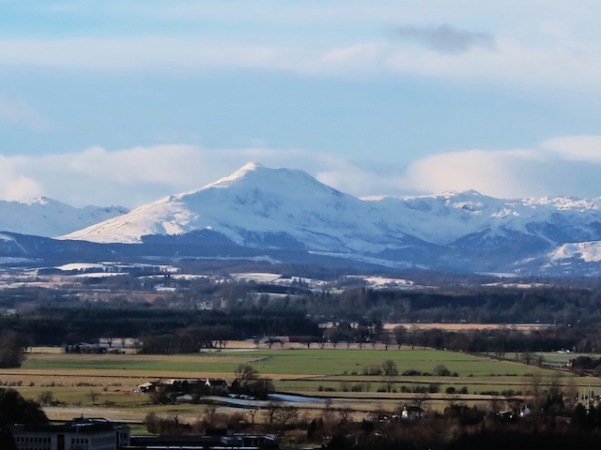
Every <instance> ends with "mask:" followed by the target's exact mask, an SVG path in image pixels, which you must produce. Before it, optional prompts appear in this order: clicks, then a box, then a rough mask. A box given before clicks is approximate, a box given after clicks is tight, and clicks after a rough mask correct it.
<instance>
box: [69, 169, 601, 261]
mask: <svg viewBox="0 0 601 450" xmlns="http://www.w3.org/2000/svg"><path fill="white" fill-rule="evenodd" d="M212 232H215V233H213V234H211V233H212ZM217 233H219V234H217ZM210 234H211V235H212V236H213V237H215V236H220V239H221V241H219V240H216V241H215V242H221V243H222V244H223V242H229V241H231V242H234V243H236V244H238V245H240V246H244V247H251V248H281V249H297V250H298V249H304V250H309V251H314V252H325V253H328V254H330V253H344V254H353V255H356V256H366V257H374V258H379V259H382V260H390V261H396V262H399V261H402V262H406V263H407V264H409V265H412V264H413V265H420V266H424V267H426V266H428V267H452V268H454V269H458V268H461V269H462V270H484V269H485V270H496V269H497V268H499V267H501V268H502V267H506V266H507V267H509V265H511V264H512V263H514V262H516V261H520V260H523V261H525V260H526V259H527V258H530V257H535V256H536V257H539V256H543V255H546V254H547V253H548V252H549V251H551V250H552V249H553V248H555V247H557V246H558V245H562V244H566V243H574V242H585V241H586V242H588V241H596V240H601V198H596V199H590V200H580V199H572V198H568V197H558V198H548V197H545V198H540V199H515V200H503V199H496V198H492V197H488V196H486V195H482V194H480V193H478V192H476V191H467V192H458V193H444V194H440V195H429V196H414V197H382V198H366V199H359V198H356V197H353V196H350V195H347V194H344V193H341V192H339V191H337V190H335V189H332V188H330V187H328V186H326V185H324V184H322V183H320V182H319V181H317V180H316V179H315V178H313V177H311V176H310V175H308V174H306V173H305V172H302V171H298V170H290V169H269V168H266V167H263V166H261V165H259V164H254V163H250V164H247V165H246V166H244V167H243V168H241V169H240V170H238V171H236V172H235V173H233V174H232V175H230V176H228V177H225V178H222V179H220V180H218V181H216V182H214V183H211V184H209V185H207V186H205V187H203V188H201V189H199V190H196V191H192V192H185V193H181V194H177V195H172V196H168V197H164V198H162V199H159V200H157V201H156V202H154V203H150V204H148V205H144V206H141V207H139V208H137V209H135V210H133V211H131V212H130V213H128V214H125V215H123V216H119V217H115V218H112V219H109V220H106V221H103V222H100V223H98V224H96V225H92V226H89V227H88V228H85V229H82V230H79V231H76V232H72V233H70V234H67V235H64V236H62V238H63V239H74V240H86V241H92V242H101V243H113V242H119V243H140V242H149V240H148V239H149V237H150V236H163V237H170V236H179V237H182V238H185V239H187V241H186V242H189V243H193V244H196V243H198V242H201V241H202V242H206V243H210V241H209V240H210V237H209V235H210ZM224 237H225V238H227V239H225V238H224ZM228 240H229V241H228ZM155 242H156V241H155ZM163 242H164V243H168V242H167V241H163ZM169 242H171V241H170V240H169ZM181 242H183V241H180V243H181Z"/></svg>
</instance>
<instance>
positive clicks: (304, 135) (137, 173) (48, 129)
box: [0, 0, 601, 207]
mask: <svg viewBox="0 0 601 450" xmlns="http://www.w3.org/2000/svg"><path fill="white" fill-rule="evenodd" d="M524 3H527V4H524ZM598 9H599V8H598V7H597V4H596V2H594V1H588V0H586V1H585V0H576V1H574V2H563V1H555V0H551V1H534V0H533V1H529V2H518V1H514V0H507V1H505V2H481V1H477V0H457V1H454V2H449V1H447V0H429V1H423V0H407V1H402V2H399V1H384V0H373V1H369V2H366V1H355V2H353V1H344V2H343V1H335V0H333V1H329V2H323V1H302V2H300V1H292V0H290V1H281V0H280V1H248V0H244V1H228V0H220V1H192V0H190V1H183V0H173V1H157V0H147V1H143V2H141V1H128V0H105V1H102V2H98V1H52V0H38V1H28V2H18V1H7V0H0V11H2V13H1V14H0V198H2V199H9V200H26V199H28V198H30V197H32V196H35V195H47V196H50V197H54V198H57V199H60V200H63V201H66V202H69V203H73V204H87V203H95V204H108V203H110V204H123V205H126V206H130V207H131V206H136V205H139V204H141V203H144V202H147V201H150V200H153V199H155V198H156V197H158V196H161V195H166V194H170V193H173V192H179V191H182V190H190V189H195V188H199V187H201V186H203V185H204V184H207V183H209V182H211V181H214V180H215V179H216V178H218V177H220V176H225V175H227V174H228V173H230V172H232V171H234V170H236V169H237V168H238V167H240V166H242V165H243V164H244V163H246V162H247V161H250V160H254V161H258V162H261V163H263V164H264V165H267V166H271V167H282V166H285V167H293V168H299V169H303V170H307V171H308V172H309V173H311V174H313V175H315V176H317V177H318V178H319V179H320V180H322V181H324V182H326V183H328V184H330V185H332V186H334V187H337V188H339V189H341V190H344V191H346V192H349V193H351V194H355V195H403V194H426V193H438V192H441V191H445V190H465V189H477V190H479V191H481V192H483V193H485V194H489V195H493V196H499V197H516V196H520V197H521V196H544V195H571V196H599V195H601V184H600V183H599V182H598V181H597V178H598V176H597V174H598V173H599V169H601V132H600V131H599V117H600V116H601V85H600V84H599V82H598V80H599V79H601V51H600V50H601V48H600V47H601V29H599V27H598V19H599V13H598Z"/></svg>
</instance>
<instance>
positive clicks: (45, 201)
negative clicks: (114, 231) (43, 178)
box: [0, 197, 128, 236]
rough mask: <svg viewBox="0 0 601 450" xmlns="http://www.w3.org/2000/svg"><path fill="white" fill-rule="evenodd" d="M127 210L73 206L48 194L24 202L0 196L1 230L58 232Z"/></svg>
mask: <svg viewBox="0 0 601 450" xmlns="http://www.w3.org/2000/svg"><path fill="white" fill-rule="evenodd" d="M127 211H128V210H127V209H125V208H121V207H115V206H111V207H107V208H101V207H96V206H86V207H83V208H75V207H73V206H69V205H67V204H65V203H61V202H59V201H56V200H52V199H49V198H47V197H36V198H34V199H32V200H31V201H30V202H27V203H20V202H14V201H13V202H10V201H3V200H0V231H12V232H16V233H23V234H33V235H37V236H59V235H62V234H66V233H69V232H71V231H74V230H78V229H81V228H82V227H86V226H88V225H91V224H94V223H98V222H99V221H103V220H106V219H109V218H111V217H115V216H118V215H121V214H125V213H127Z"/></svg>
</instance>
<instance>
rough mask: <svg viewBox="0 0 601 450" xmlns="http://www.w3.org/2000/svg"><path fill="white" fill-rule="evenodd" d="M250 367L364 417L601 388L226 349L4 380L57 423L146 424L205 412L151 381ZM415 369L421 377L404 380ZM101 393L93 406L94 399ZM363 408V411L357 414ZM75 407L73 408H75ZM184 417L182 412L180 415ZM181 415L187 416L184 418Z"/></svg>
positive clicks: (375, 359) (474, 365)
mask: <svg viewBox="0 0 601 450" xmlns="http://www.w3.org/2000/svg"><path fill="white" fill-rule="evenodd" d="M386 360H392V361H394V363H395V364H396V367H397V369H398V372H399V376H397V377H395V378H394V380H393V383H392V390H393V392H390V393H389V392H382V390H383V386H384V379H383V377H382V376H381V375H368V374H367V373H368V372H369V368H370V367H372V368H374V367H380V366H381V364H382V363H383V362H384V361H386ZM245 363H249V364H251V365H252V366H253V367H254V368H255V369H257V370H258V371H259V373H260V374H261V375H262V376H265V377H270V378H272V379H273V380H274V382H275V386H276V389H277V390H279V391H284V392H294V393H300V394H308V395H313V396H329V397H331V398H333V400H334V401H335V402H341V401H344V402H347V403H346V405H347V406H348V404H352V403H348V402H352V401H353V400H356V402H358V403H357V405H359V406H360V408H361V409H362V410H365V409H366V408H367V409H370V408H375V407H377V406H378V405H382V404H389V405H393V404H399V403H400V402H403V401H405V402H407V401H409V400H410V399H411V398H412V396H413V395H415V394H413V393H412V392H413V390H414V389H415V388H416V387H422V388H423V387H428V386H432V385H437V386H438V393H437V394H433V395H432V396H431V398H432V399H433V401H437V402H438V403H439V404H438V406H439V407H444V401H445V398H446V394H445V391H446V389H447V388H448V387H453V388H455V389H456V390H457V391H459V390H460V389H462V388H463V389H466V390H467V392H468V395H466V396H464V398H465V400H466V401H467V400H469V401H470V402H480V403H481V404H485V403H486V402H489V401H490V398H491V397H489V396H482V395H481V394H482V393H487V392H491V391H496V392H499V393H502V392H507V391H509V390H511V391H513V392H521V391H525V390H527V389H528V385H529V383H530V380H532V379H533V375H535V377H534V378H537V379H540V380H541V383H542V385H543V386H544V385H548V384H550V383H551V382H552V381H559V382H560V383H561V384H563V385H564V386H567V385H568V384H571V385H573V386H576V387H577V388H578V387H587V388H589V387H590V388H595V389H597V390H600V389H601V380H599V379H598V378H592V377H588V378H576V377H573V376H572V375H571V374H569V373H567V372H563V371H555V370H549V369H540V368H538V367H534V366H531V365H530V366H528V365H525V364H522V363H519V362H512V361H499V360H495V359H493V358H490V357H481V356H474V355H469V354H464V353H455V352H450V351H439V350H425V349H419V350H418V349H416V350H410V349H405V348H403V349H402V350H396V349H395V350H387V351H386V350H379V349H377V350H372V349H363V350H358V349H351V350H348V349H323V350H322V349H298V348H296V349H284V350H280V349H277V350H276V349H272V350H266V349H261V350H248V349H246V350H225V351H221V352H216V351H215V352H203V353H198V354H188V355H171V356H163V355H137V354H123V355H114V354H111V355H77V354H62V353H56V352H55V353H51V352H44V351H43V350H39V351H36V352H34V353H31V354H28V358H27V360H26V361H25V362H24V364H23V367H22V368H20V369H10V370H8V369H5V370H3V371H2V372H1V373H0V381H1V382H2V383H3V384H5V385H10V384H13V385H14V384H17V385H19V387H18V389H19V390H20V391H21V392H22V393H23V395H24V396H26V397H27V398H32V399H36V398H38V397H39V396H40V394H41V393H42V392H45V391H51V392H52V394H53V395H54V398H55V399H57V400H59V401H61V402H63V405H62V408H63V409H62V410H61V408H59V407H57V408H52V407H51V408H47V411H48V412H49V414H50V415H51V416H57V415H58V414H59V413H60V412H61V411H63V412H64V411H65V408H67V409H66V410H68V411H69V412H71V411H72V408H73V407H82V408H83V407H85V408H93V409H94V408H96V409H98V412H97V413H98V414H99V415H103V416H106V415H110V414H113V415H114V416H115V417H116V418H119V417H127V418H128V419H131V418H134V419H133V420H135V419H141V418H143V417H144V415H145V414H146V413H147V412H148V411H158V412H168V413H172V414H173V413H178V414H184V415H185V414H190V415H191V416H194V417H198V414H199V413H200V412H201V411H202V410H203V406H202V405H165V406H156V405H151V404H150V400H149V398H148V396H146V395H144V394H139V393H134V392H132V390H133V388H135V387H136V386H137V385H139V384H141V383H144V382H146V381H151V380H156V379H161V378H162V379H167V378H206V377H220V378H225V379H227V380H228V381H229V382H231V381H232V380H233V378H234V370H235V368H236V367H237V366H238V365H239V364H245ZM439 364H443V365H444V366H445V367H446V368H447V369H448V370H449V371H450V372H451V373H452V376H444V377H441V376H434V375H432V372H433V371H434V368H435V366H436V365H439ZM408 370H413V371H418V372H421V375H412V376H403V375H402V374H403V372H405V371H408ZM92 392H93V393H95V394H96V398H95V399H92V397H91V393H92ZM359 406H358V407H359ZM69 408H71V409H69ZM178 411H179V412H178ZM182 411H183V412H182Z"/></svg>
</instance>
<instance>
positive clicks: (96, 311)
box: [0, 305, 320, 353]
mask: <svg viewBox="0 0 601 450" xmlns="http://www.w3.org/2000/svg"><path fill="white" fill-rule="evenodd" d="M6 329H10V330H13V331H15V332H17V333H18V334H19V335H20V336H26V337H27V340H28V343H29V345H63V344H66V343H76V342H93V341H95V340H98V339H99V338H102V337H111V338H119V337H124V338H139V339H142V340H145V339H146V340H147V341H148V342H150V337H152V336H161V337H163V338H165V339H166V337H167V336H171V337H170V339H171V340H172V343H171V344H168V345H167V347H166V348H173V347H174V346H175V347H177V348H178V350H177V352H183V351H188V349H189V348H194V349H195V351H198V349H199V348H201V347H206V346H209V344H210V341H217V340H220V341H222V340H231V339H248V338H250V337H253V336H265V335H288V334H299V335H311V336H316V335H318V334H319V333H320V332H319V328H318V326H317V324H316V323H314V322H313V321H311V320H309V319H308V318H307V317H306V316H305V315H303V314H299V313H296V312H288V313H286V312H278V313H275V312H273V311H258V310H255V309H249V310H238V311H234V312H224V311H198V310H186V311H182V310H166V309H163V308H133V307H132V308H125V307H120V308H96V307H93V306H90V305H83V306H82V307H79V308H73V307H70V308H62V309H61V308H53V309H49V308H39V309H37V310H34V311H30V312H29V313H27V314H22V315H17V316H10V317H1V318H0V330H6ZM178 342H179V343H178ZM155 351H156V350H155ZM169 352H170V353H171V352H173V351H169Z"/></svg>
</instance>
